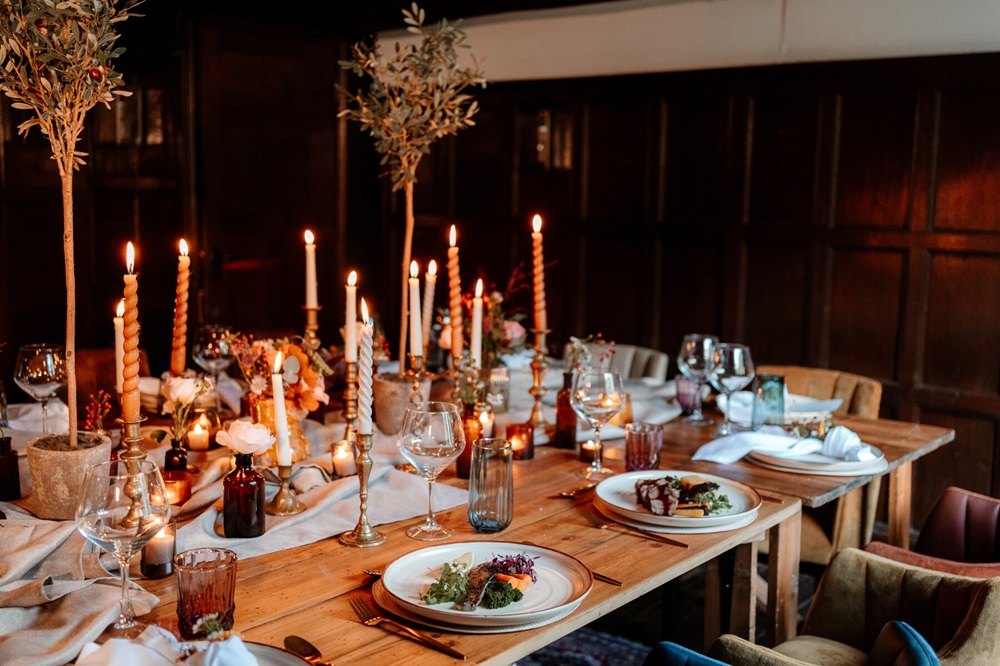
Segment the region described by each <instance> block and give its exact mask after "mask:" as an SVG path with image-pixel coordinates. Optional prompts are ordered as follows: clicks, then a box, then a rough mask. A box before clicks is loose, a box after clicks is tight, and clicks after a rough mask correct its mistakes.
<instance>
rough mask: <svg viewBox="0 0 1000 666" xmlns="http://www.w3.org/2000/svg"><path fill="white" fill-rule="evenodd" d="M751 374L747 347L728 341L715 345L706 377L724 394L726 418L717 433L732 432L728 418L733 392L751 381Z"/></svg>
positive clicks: (752, 369) (752, 371)
mask: <svg viewBox="0 0 1000 666" xmlns="http://www.w3.org/2000/svg"><path fill="white" fill-rule="evenodd" d="M753 376H754V367H753V359H751V358H750V348H749V347H747V346H746V345H737V344H733V343H729V342H723V343H722V344H719V345H716V347H715V353H714V354H713V355H712V367H711V369H709V371H708V378H709V381H711V382H712V386H714V387H715V388H717V389H718V390H719V391H721V392H722V393H724V394H725V395H726V410H725V411H726V419H725V421H723V423H722V425H721V426H719V430H718V434H719V435H729V434H731V433H732V432H733V428H732V425H731V423H730V419H729V415H730V414H732V408H733V393H735V392H736V391H739V390H740V389H743V388H745V387H746V386H747V385H748V384H749V383H750V382H752V381H753Z"/></svg>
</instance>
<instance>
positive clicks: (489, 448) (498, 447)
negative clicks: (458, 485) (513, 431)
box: [469, 439, 514, 534]
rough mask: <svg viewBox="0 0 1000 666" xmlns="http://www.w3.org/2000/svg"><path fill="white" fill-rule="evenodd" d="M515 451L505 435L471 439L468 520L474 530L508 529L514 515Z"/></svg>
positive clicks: (496, 530) (488, 532)
mask: <svg viewBox="0 0 1000 666" xmlns="http://www.w3.org/2000/svg"><path fill="white" fill-rule="evenodd" d="M513 460H514V451H513V449H512V448H511V444H510V442H509V441H507V440H506V439H477V440H476V441H475V442H473V443H472V473H471V474H470V476H469V523H470V524H471V525H472V526H473V527H474V528H475V529H476V531H477V532H483V533H485V534H492V533H495V532H500V531H501V530H504V529H507V527H509V526H510V521H511V520H512V519H513V518H514V463H513Z"/></svg>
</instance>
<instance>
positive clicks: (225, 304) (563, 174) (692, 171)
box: [0, 3, 1000, 524]
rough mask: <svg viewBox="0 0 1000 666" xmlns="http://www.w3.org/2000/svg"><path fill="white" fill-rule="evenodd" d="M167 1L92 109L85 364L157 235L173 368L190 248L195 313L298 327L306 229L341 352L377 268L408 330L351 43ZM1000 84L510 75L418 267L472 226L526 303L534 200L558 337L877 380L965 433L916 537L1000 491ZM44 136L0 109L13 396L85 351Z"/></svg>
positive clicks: (450, 151) (428, 187)
mask: <svg viewBox="0 0 1000 666" xmlns="http://www.w3.org/2000/svg"><path fill="white" fill-rule="evenodd" d="M160 5H169V3H158V4H150V5H149V6H148V9H147V11H146V13H147V17H146V18H142V19H134V20H130V21H129V22H128V23H126V24H125V25H124V27H123V32H124V35H125V36H124V37H123V43H124V45H126V46H128V47H129V49H130V50H129V52H128V53H127V54H126V56H125V57H123V59H122V61H121V69H122V70H123V71H124V72H125V76H126V81H127V82H128V85H129V88H130V89H132V90H133V91H135V93H136V95H135V97H133V98H131V99H129V100H127V101H125V102H124V103H122V104H121V105H120V106H117V107H115V108H114V109H113V110H112V111H106V110H104V109H95V111H93V112H92V115H91V116H89V117H88V130H87V133H86V136H85V139H84V143H85V146H84V149H85V150H87V151H88V152H90V153H91V159H90V164H89V165H88V166H86V167H84V168H83V169H82V170H81V172H80V174H79V176H78V178H77V189H76V196H77V235H78V247H77V262H78V280H79V282H80V287H79V289H80V295H79V303H78V311H79V315H78V316H79V330H78V339H79V346H80V347H83V348H98V347H109V346H111V344H112V339H113V338H112V329H111V322H110V318H111V315H112V309H113V307H114V305H115V303H116V302H117V299H118V298H119V297H120V292H121V286H120V285H121V273H122V272H123V264H124V259H123V257H122V255H123V248H124V245H125V242H126V241H127V240H135V241H136V242H137V244H138V246H139V248H140V255H139V259H138V263H139V269H140V272H141V275H140V285H141V286H140V314H141V322H142V324H143V331H142V346H143V347H144V348H145V349H146V351H147V353H148V355H149V359H150V362H151V365H152V369H153V371H154V373H158V372H160V371H162V370H163V369H165V367H166V365H167V357H168V352H169V336H170V321H171V309H172V295H173V281H174V276H175V265H176V243H177V240H178V239H179V238H180V237H181V236H186V237H187V238H188V239H189V240H190V241H191V242H192V245H193V247H194V248H195V255H196V256H195V260H194V265H193V267H194V280H195V287H196V289H197V293H196V297H195V298H194V299H193V303H194V304H195V305H194V308H193V317H192V319H193V322H226V323H230V324H231V325H233V326H236V327H238V328H240V329H243V330H248V331H257V332H264V333H269V334H272V333H282V332H288V333H291V332H295V331H299V330H300V329H301V328H302V322H303V314H302V311H301V302H302V293H303V270H302V266H301V253H302V240H301V239H302V232H303V230H304V229H305V228H307V227H308V228H311V229H313V230H314V231H315V232H316V233H317V236H318V239H319V240H318V242H319V281H320V301H321V303H322V304H323V306H324V309H323V311H322V312H321V313H320V332H319V333H320V337H321V338H322V339H323V340H324V341H325V342H327V343H329V344H336V343H337V342H339V335H338V334H337V329H338V328H339V326H340V320H341V316H340V312H342V307H343V296H342V285H343V282H344V278H345V276H346V273H347V272H348V271H349V270H351V269H358V270H359V271H360V273H361V276H362V282H361V291H362V293H365V294H368V295H370V297H371V299H372V300H373V301H374V302H375V304H376V308H377V310H378V311H379V312H380V313H381V314H382V318H383V320H384V323H385V325H386V327H387V328H388V329H389V332H390V335H389V340H390V342H394V340H395V335H394V334H393V331H394V329H395V327H396V325H397V322H396V321H395V320H396V319H397V314H396V313H397V312H398V300H397V299H398V294H397V293H396V292H397V290H398V287H397V285H398V270H399V267H398V264H399V254H400V252H399V248H400V244H401V236H402V227H403V213H402V199H401V196H400V195H399V194H392V193H390V192H389V191H388V186H387V183H386V181H385V180H384V179H380V178H379V177H378V156H377V155H376V154H375V153H374V150H373V149H372V147H371V143H370V140H369V139H368V138H367V137H366V136H363V135H362V134H361V133H360V132H359V131H358V129H357V127H355V126H348V125H347V124H346V123H345V122H344V121H338V120H337V118H336V112H337V109H338V103H339V101H338V98H337V95H336V92H335V89H334V85H335V83H337V82H338V81H340V82H342V83H350V84H351V85H353V83H351V82H349V81H348V80H347V79H346V77H345V76H344V74H343V73H342V71H341V70H340V68H339V67H338V66H337V63H336V61H337V59H338V58H339V57H343V54H344V53H345V48H346V45H347V44H349V43H350V41H352V40H353V39H354V36H353V34H351V30H348V29H347V28H346V27H345V26H343V25H341V26H340V28H343V29H342V30H330V29H320V28H319V27H318V26H322V25H324V24H323V21H322V17H320V19H318V20H317V21H316V22H314V23H311V24H310V25H309V26H306V27H303V26H302V25H296V24H294V23H293V22H289V21H282V22H279V23H275V22H274V21H264V20H262V18H261V17H255V16H243V17H240V18H238V19H234V18H232V17H229V16H225V15H223V14H222V13H221V12H214V11H210V10H208V9H195V8H193V7H191V6H186V5H184V4H180V5H177V6H166V7H165V6H160ZM363 18H364V20H362V19H361V18H359V19H358V21H359V24H360V23H364V22H365V21H368V22H369V23H370V22H371V21H372V19H371V17H363ZM390 18H391V22H390V25H394V24H395V23H396V22H397V20H396V17H395V15H391V16H390ZM365 25H368V24H367V23H366V24H365ZM998 66H1000V55H997V54H987V55H979V56H952V57H938V58H918V59H906V60H895V61H877V62H852V63H829V64H811V65H801V66H781V67H769V68H744V69H733V70H722V71H706V72H691V73H672V74H660V75H643V76H621V77H611V78H602V79H582V80H568V81H548V82H531V83H524V82H521V83H517V82H513V83H503V84H497V85H491V86H490V87H489V88H488V89H487V90H486V91H485V92H482V93H479V94H478V95H477V97H478V99H479V100H480V103H481V105H482V107H483V110H482V112H481V113H480V115H479V116H478V118H477V120H478V124H477V126H476V127H475V128H473V129H471V130H468V131H466V132H463V133H462V134H461V135H460V136H459V137H458V138H457V139H446V140H444V141H442V142H440V144H438V145H436V146H435V148H434V150H433V152H432V153H431V155H430V156H429V157H428V158H426V160H425V162H424V163H423V164H422V166H421V170H420V172H419V174H418V177H419V183H418V185H417V188H416V210H417V216H418V219H417V229H416V234H415V248H414V254H415V256H416V257H417V258H418V259H420V260H421V263H422V264H426V261H427V260H428V259H431V258H435V259H437V260H438V263H439V264H443V262H444V259H445V248H446V245H447V230H448V226H449V225H450V224H452V223H454V224H457V225H458V227H459V233H460V243H461V249H462V266H463V281H464V286H465V287H466V288H467V289H470V288H471V286H472V284H473V282H474V279H475V277H477V276H479V275H484V276H485V277H486V278H487V282H488V283H489V282H493V283H497V284H499V285H503V284H504V283H505V282H506V280H507V278H508V276H509V274H510V272H511V270H512V269H513V268H514V267H515V266H516V265H517V264H518V263H519V262H522V261H526V260H529V258H530V238H529V233H530V229H529V224H530V219H531V216H532V214H534V213H535V212H540V213H541V214H542V215H543V216H544V217H545V224H546V226H545V232H546V245H545V249H546V259H547V260H548V261H550V262H552V265H551V266H550V269H549V272H548V277H547V284H548V301H549V308H550V324H551V326H552V328H553V329H554V333H553V335H552V336H551V339H552V342H553V345H554V346H561V345H562V343H563V342H564V341H565V340H566V338H567V337H568V336H569V335H585V334H588V333H593V332H598V331H600V332H602V333H603V334H604V335H605V336H606V337H608V338H611V339H615V340H619V341H622V342H635V343H639V344H644V345H649V346H653V347H657V348H660V349H664V350H666V351H668V352H670V353H671V354H673V353H674V352H675V350H676V348H677V346H678V344H679V342H680V338H681V336H682V335H683V334H684V333H686V332H691V331H706V332H707V331H713V332H717V333H718V334H719V335H720V336H721V337H723V338H725V339H732V340H740V341H743V342H746V343H748V344H750V345H751V347H752V349H753V352H754V357H755V359H756V361H757V362H758V363H800V364H804V365H815V366H827V367H834V368H840V369H843V370H849V371H853V372H858V373H862V374H867V375H871V376H874V377H876V378H878V379H880V380H881V381H882V382H883V384H884V385H885V396H884V398H883V409H882V413H883V415H884V416H887V417H892V418H900V419H905V420H913V421H922V422H928V423H935V424H941V425H946V426H950V427H954V428H956V430H957V432H958V438H957V441H956V443H955V445H953V446H949V447H946V448H945V449H943V450H941V451H939V452H937V453H935V454H933V455H931V456H929V457H928V458H927V459H926V460H923V461H921V462H920V463H919V464H918V465H917V467H916V487H917V493H916V500H915V521H916V523H917V524H920V522H922V519H923V516H924V513H925V511H926V509H927V508H928V506H929V504H930V502H932V501H933V499H934V498H935V497H936V495H937V493H938V492H939V490H940V489H941V488H942V487H943V486H944V485H947V484H950V483H954V484H957V485H962V486H965V487H968V488H971V489H974V490H979V491H983V492H988V493H992V494H994V495H996V494H997V493H998V492H1000V449H998V446H1000V442H998V434H997V422H998V419H1000V318H998V316H997V313H998V301H1000V205H998V204H1000V201H998V199H1000V129H998V128H997V124H996V122H995V119H996V118H998V117H1000V82H998V81H997V79H996V77H995V76H993V75H992V74H991V73H992V72H994V71H996V69H997V67H998ZM487 73H488V72H487ZM21 120H23V112H18V111H13V110H11V109H10V107H9V105H6V104H5V105H3V106H2V107H0V131H2V138H3V141H2V142H0V225H2V227H0V240H2V243H0V260H2V261H3V264H4V270H3V271H0V340H5V341H7V347H6V348H5V349H4V350H3V352H2V353H0V377H2V378H3V379H4V381H5V384H6V385H7V388H8V392H9V393H10V394H11V399H13V400H18V399H23V397H22V396H18V395H17V394H16V392H15V391H14V390H12V389H13V387H12V381H9V380H8V378H9V377H11V375H12V365H13V358H14V356H15V354H16V350H17V347H18V346H20V345H21V344H24V343H27V342H33V341H39V340H42V339H50V340H58V339H59V338H61V337H62V331H63V298H64V296H63V286H62V285H63V275H62V256H61V246H60V243H59V237H60V221H61V217H60V204H59V196H58V187H59V182H58V176H57V175H56V173H55V169H54V168H53V165H52V163H51V161H50V160H49V159H48V156H49V149H48V144H47V142H46V141H44V140H43V138H42V137H40V136H39V135H38V134H37V132H36V133H33V134H32V135H31V136H29V137H28V138H27V139H26V140H25V139H23V138H20V137H18V136H17V135H16V130H15V129H14V128H15V127H16V125H17V124H18V123H19V122H20V121H21ZM443 284H444V282H443V281H442V286H443ZM438 293H439V300H438V302H439V303H442V302H443V294H444V290H443V289H439V292H438ZM529 298H530V295H529V293H528V292H522V293H521V294H519V295H518V297H517V298H516V299H515V303H514V305H516V306H518V307H521V308H524V309H527V308H529V306H530V301H529Z"/></svg>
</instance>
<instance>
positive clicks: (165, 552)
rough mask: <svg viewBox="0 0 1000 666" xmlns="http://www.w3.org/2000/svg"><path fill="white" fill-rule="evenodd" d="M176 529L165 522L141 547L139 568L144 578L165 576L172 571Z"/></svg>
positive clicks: (171, 524)
mask: <svg viewBox="0 0 1000 666" xmlns="http://www.w3.org/2000/svg"><path fill="white" fill-rule="evenodd" d="M175 543H176V531H175V528H174V524H173V523H167V524H166V525H164V526H163V529H161V530H160V531H159V532H157V533H156V534H155V535H154V536H153V538H152V539H150V540H149V542H148V543H147V544H146V545H145V546H143V548H142V556H141V559H140V560H139V570H140V571H141V572H142V575H143V576H145V577H146V578H166V577H167V576H170V575H171V574H173V573H174V546H175Z"/></svg>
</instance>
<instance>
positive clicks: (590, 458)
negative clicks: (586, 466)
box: [580, 439, 597, 463]
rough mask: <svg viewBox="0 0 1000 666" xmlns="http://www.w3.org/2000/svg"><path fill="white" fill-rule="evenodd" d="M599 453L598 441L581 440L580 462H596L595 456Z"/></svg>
mask: <svg viewBox="0 0 1000 666" xmlns="http://www.w3.org/2000/svg"><path fill="white" fill-rule="evenodd" d="M596 454H597V442H595V441H594V440H592V439H588V440H587V441H586V442H580V462H585V463H589V462H594V456H595V455H596Z"/></svg>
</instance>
